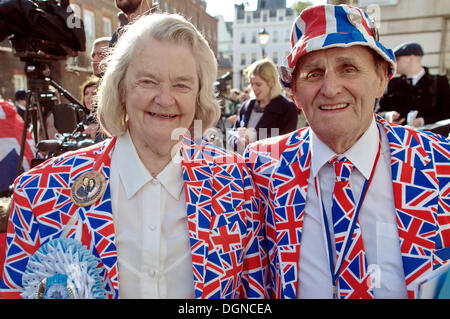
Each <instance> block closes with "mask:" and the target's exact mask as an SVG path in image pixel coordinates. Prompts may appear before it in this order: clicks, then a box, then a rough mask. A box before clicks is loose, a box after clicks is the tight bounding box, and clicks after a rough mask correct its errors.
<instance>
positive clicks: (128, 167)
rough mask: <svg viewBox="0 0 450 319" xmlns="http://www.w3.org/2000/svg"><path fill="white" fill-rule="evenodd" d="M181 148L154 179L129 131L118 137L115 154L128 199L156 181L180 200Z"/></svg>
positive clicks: (181, 180)
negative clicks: (140, 156)
mask: <svg viewBox="0 0 450 319" xmlns="http://www.w3.org/2000/svg"><path fill="white" fill-rule="evenodd" d="M180 147H181V146H180V144H178V145H177V149H176V153H175V155H174V158H173V159H172V160H171V161H170V162H169V164H167V166H166V167H165V168H164V169H163V170H162V171H161V172H160V173H159V174H158V176H156V178H153V177H152V175H151V174H150V172H149V171H148V170H147V168H146V167H145V166H144V164H143V163H142V161H141V159H140V158H139V155H138V153H137V151H136V148H135V147H134V144H133V141H132V139H131V136H130V134H129V132H128V130H127V131H126V132H125V134H124V135H122V136H119V137H117V142H116V147H115V151H114V153H115V155H116V156H117V159H118V161H117V162H118V170H119V176H120V179H121V180H122V182H123V186H124V189H125V193H126V197H127V199H130V198H131V197H133V196H134V194H136V193H137V192H138V191H139V190H140V189H141V188H142V187H143V186H144V185H145V184H147V183H149V182H151V181H152V180H154V179H155V180H157V181H158V182H160V183H161V184H162V186H163V187H164V188H165V189H166V191H167V192H168V193H169V194H170V195H171V196H172V197H174V198H175V199H176V200H179V199H180V197H181V193H182V192H181V191H182V190H183V175H182V169H181V156H180V151H179V150H180Z"/></svg>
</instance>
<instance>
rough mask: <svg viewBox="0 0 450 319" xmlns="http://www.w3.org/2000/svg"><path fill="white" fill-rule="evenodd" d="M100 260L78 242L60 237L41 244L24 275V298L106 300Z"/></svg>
mask: <svg viewBox="0 0 450 319" xmlns="http://www.w3.org/2000/svg"><path fill="white" fill-rule="evenodd" d="M98 264H99V261H98V259H97V258H96V257H94V255H92V253H91V252H90V251H89V250H87V248H86V247H85V246H83V245H82V244H81V243H80V242H79V241H76V240H74V239H70V238H59V239H54V240H52V241H49V242H48V243H46V244H45V245H43V246H42V247H40V248H39V249H38V250H37V251H36V252H35V253H34V255H33V256H31V258H30V260H29V261H28V265H27V268H26V270H25V273H24V275H23V277H22V282H23V287H24V291H23V292H22V294H21V296H22V297H23V298H28V299H35V298H44V299H106V290H105V288H104V286H105V284H104V281H103V278H102V277H101V276H100V269H99V268H97V266H98Z"/></svg>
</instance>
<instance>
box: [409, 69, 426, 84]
mask: <svg viewBox="0 0 450 319" xmlns="http://www.w3.org/2000/svg"><path fill="white" fill-rule="evenodd" d="M424 75H425V69H424V68H422V70H420V72H419V73H417V74H416V75H414V76H412V77H411V81H412V85H416V84H417V82H419V80H420V79H421V78H422V76H424Z"/></svg>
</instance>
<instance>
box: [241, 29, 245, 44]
mask: <svg viewBox="0 0 450 319" xmlns="http://www.w3.org/2000/svg"><path fill="white" fill-rule="evenodd" d="M241 44H245V33H244V32H242V33H241Z"/></svg>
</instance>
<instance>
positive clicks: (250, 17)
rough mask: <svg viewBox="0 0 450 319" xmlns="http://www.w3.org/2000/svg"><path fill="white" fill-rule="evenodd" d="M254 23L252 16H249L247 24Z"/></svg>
mask: <svg viewBox="0 0 450 319" xmlns="http://www.w3.org/2000/svg"><path fill="white" fill-rule="evenodd" d="M251 22H252V16H251V15H247V23H251Z"/></svg>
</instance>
